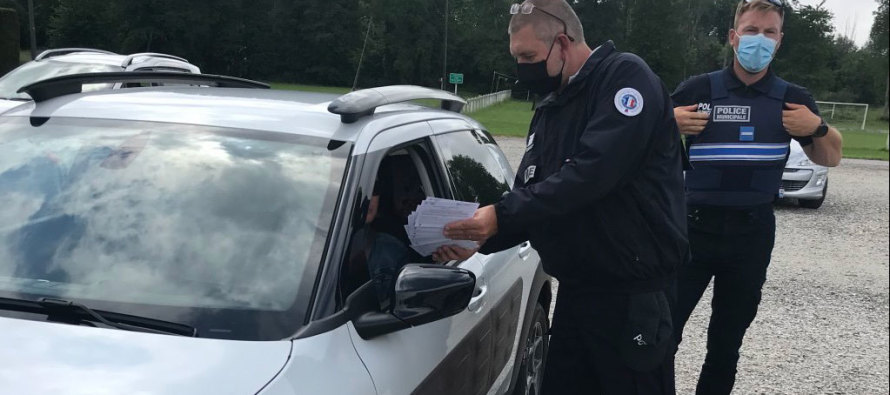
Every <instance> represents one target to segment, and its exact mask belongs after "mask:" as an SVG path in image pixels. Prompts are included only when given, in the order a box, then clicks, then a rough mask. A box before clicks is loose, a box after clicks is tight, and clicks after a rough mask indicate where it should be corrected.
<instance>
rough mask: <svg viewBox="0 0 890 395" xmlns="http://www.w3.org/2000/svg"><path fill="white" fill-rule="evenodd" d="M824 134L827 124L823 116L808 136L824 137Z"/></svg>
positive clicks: (826, 132)
mask: <svg viewBox="0 0 890 395" xmlns="http://www.w3.org/2000/svg"><path fill="white" fill-rule="evenodd" d="M826 134H828V124H827V123H825V118H822V123H820V124H819V127H817V128H816V131H815V132H813V134H812V135H810V137H825V135H826Z"/></svg>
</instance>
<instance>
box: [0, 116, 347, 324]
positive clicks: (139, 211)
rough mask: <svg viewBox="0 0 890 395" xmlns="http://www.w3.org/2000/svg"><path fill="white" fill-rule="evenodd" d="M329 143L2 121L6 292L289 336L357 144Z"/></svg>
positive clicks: (183, 128) (0, 248)
mask: <svg viewBox="0 0 890 395" xmlns="http://www.w3.org/2000/svg"><path fill="white" fill-rule="evenodd" d="M328 143H329V140H328V139H321V138H317V137H307V136H299V135H292V134H281V133H267V132H258V131H246V130H235V129H224V128H212V127H203V126H194V125H181V124H163V123H149V122H129V121H112V120H90V119H71V118H52V119H50V120H49V121H48V122H46V123H45V124H43V125H41V126H32V124H31V122H30V121H29V118H27V117H0V202H3V204H0V297H13V298H27V299H37V298H40V297H52V298H61V299H68V300H77V301H81V302H83V303H85V304H88V305H89V306H91V307H93V308H95V309H97V310H105V311H114V312H120V313H126V314H133V315H140V316H147V317H151V318H157V319H164V320H167V321H174V322H179V323H183V324H187V325H190V326H194V327H196V328H198V332H199V334H200V336H202V337H218V338H235V339H252V340H269V339H281V338H285V337H287V336H289V335H290V334H293V333H294V331H295V330H296V329H298V327H299V326H300V325H301V324H302V323H303V316H304V314H305V311H306V309H307V307H308V304H309V299H310V295H311V293H312V288H313V285H314V283H315V275H316V273H317V269H318V267H319V265H320V261H321V257H322V256H323V253H324V248H325V244H326V240H327V238H328V231H329V229H330V223H331V220H332V218H333V212H334V202H335V201H336V200H337V199H336V197H337V196H338V194H339V191H340V183H341V180H342V178H343V174H344V171H345V164H346V160H347V158H348V155H349V150H350V149H351V146H350V145H349V144H344V145H340V146H338V148H336V149H328ZM0 314H8V312H4V311H0Z"/></svg>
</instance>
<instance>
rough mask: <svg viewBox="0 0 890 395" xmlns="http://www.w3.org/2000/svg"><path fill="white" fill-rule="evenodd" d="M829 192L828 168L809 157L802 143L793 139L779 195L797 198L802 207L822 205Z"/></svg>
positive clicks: (813, 207) (812, 207) (785, 197)
mask: <svg viewBox="0 0 890 395" xmlns="http://www.w3.org/2000/svg"><path fill="white" fill-rule="evenodd" d="M827 194H828V168H827V167H825V166H820V165H817V164H815V163H813V162H812V161H811V160H810V159H809V158H807V155H806V153H804V151H803V148H801V146H800V143H798V142H797V141H796V140H791V152H790V154H789V156H788V161H787V162H786V164H785V171H784V172H783V173H782V189H781V190H780V192H779V197H780V198H784V199H796V200H797V201H798V203H799V204H800V206H801V207H805V208H810V209H817V208H819V207H822V203H824V202H825V196H826V195H827Z"/></svg>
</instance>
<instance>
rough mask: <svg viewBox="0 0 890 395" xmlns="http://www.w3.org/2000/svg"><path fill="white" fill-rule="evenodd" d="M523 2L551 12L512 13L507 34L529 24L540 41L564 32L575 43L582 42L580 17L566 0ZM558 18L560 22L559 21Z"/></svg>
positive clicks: (582, 31)
mask: <svg viewBox="0 0 890 395" xmlns="http://www.w3.org/2000/svg"><path fill="white" fill-rule="evenodd" d="M523 3H531V4H534V5H535V7H536V8H540V9H542V10H544V11H546V12H548V13H550V14H552V16H551V15H547V14H545V13H543V12H535V11H532V13H531V14H529V15H524V14H521V13H520V14H516V15H513V17H512V18H510V28H509V29H508V33H509V34H511V35H512V34H514V33H516V32H518V31H519V30H520V29H522V28H524V27H526V26H529V25H531V26H532V27H533V28H534V29H535V33H536V35H537V37H538V39H540V40H541V41H551V40H553V38H554V37H556V36H557V35H558V34H561V33H565V34H566V35H567V36H569V37H571V38H572V39H573V40H575V43H583V42H584V27H583V26H581V19H579V18H578V14H576V13H575V10H573V9H572V6H570V5H569V3H567V2H566V0H534V1H532V0H525V1H524V2H523ZM554 16H555V18H554ZM557 18H559V19H557ZM560 19H561V20H562V22H560V21H559V20H560ZM563 22H565V31H563V25H562V23H563Z"/></svg>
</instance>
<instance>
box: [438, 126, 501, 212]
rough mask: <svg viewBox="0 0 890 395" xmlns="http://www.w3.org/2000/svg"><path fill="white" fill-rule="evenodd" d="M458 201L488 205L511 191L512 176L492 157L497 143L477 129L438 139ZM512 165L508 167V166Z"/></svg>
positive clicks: (440, 136) (453, 133)
mask: <svg viewBox="0 0 890 395" xmlns="http://www.w3.org/2000/svg"><path fill="white" fill-rule="evenodd" d="M436 140H437V142H438V146H439V149H440V151H441V152H442V160H443V161H444V163H445V167H446V169H448V175H449V177H450V178H451V183H452V185H453V187H454V189H455V194H456V195H457V196H456V198H457V199H459V200H463V201H468V202H478V203H479V204H480V205H483V206H484V205H489V204H494V203H496V202H498V201H499V200H500V198H501V195H503V194H504V192H507V191H509V190H510V183H509V181H508V180H509V179H510V178H509V174H505V173H504V169H503V166H504V165H503V164H501V163H500V162H499V161H498V159H497V158H496V157H495V156H493V155H492V151H491V150H492V149H497V148H496V146H495V145H494V142H493V141H492V140H490V139H489V138H487V136H485V135H484V134H481V133H479V132H476V131H474V130H464V131H459V132H452V133H446V134H442V135H439V136H436ZM507 166H509V165H507Z"/></svg>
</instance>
